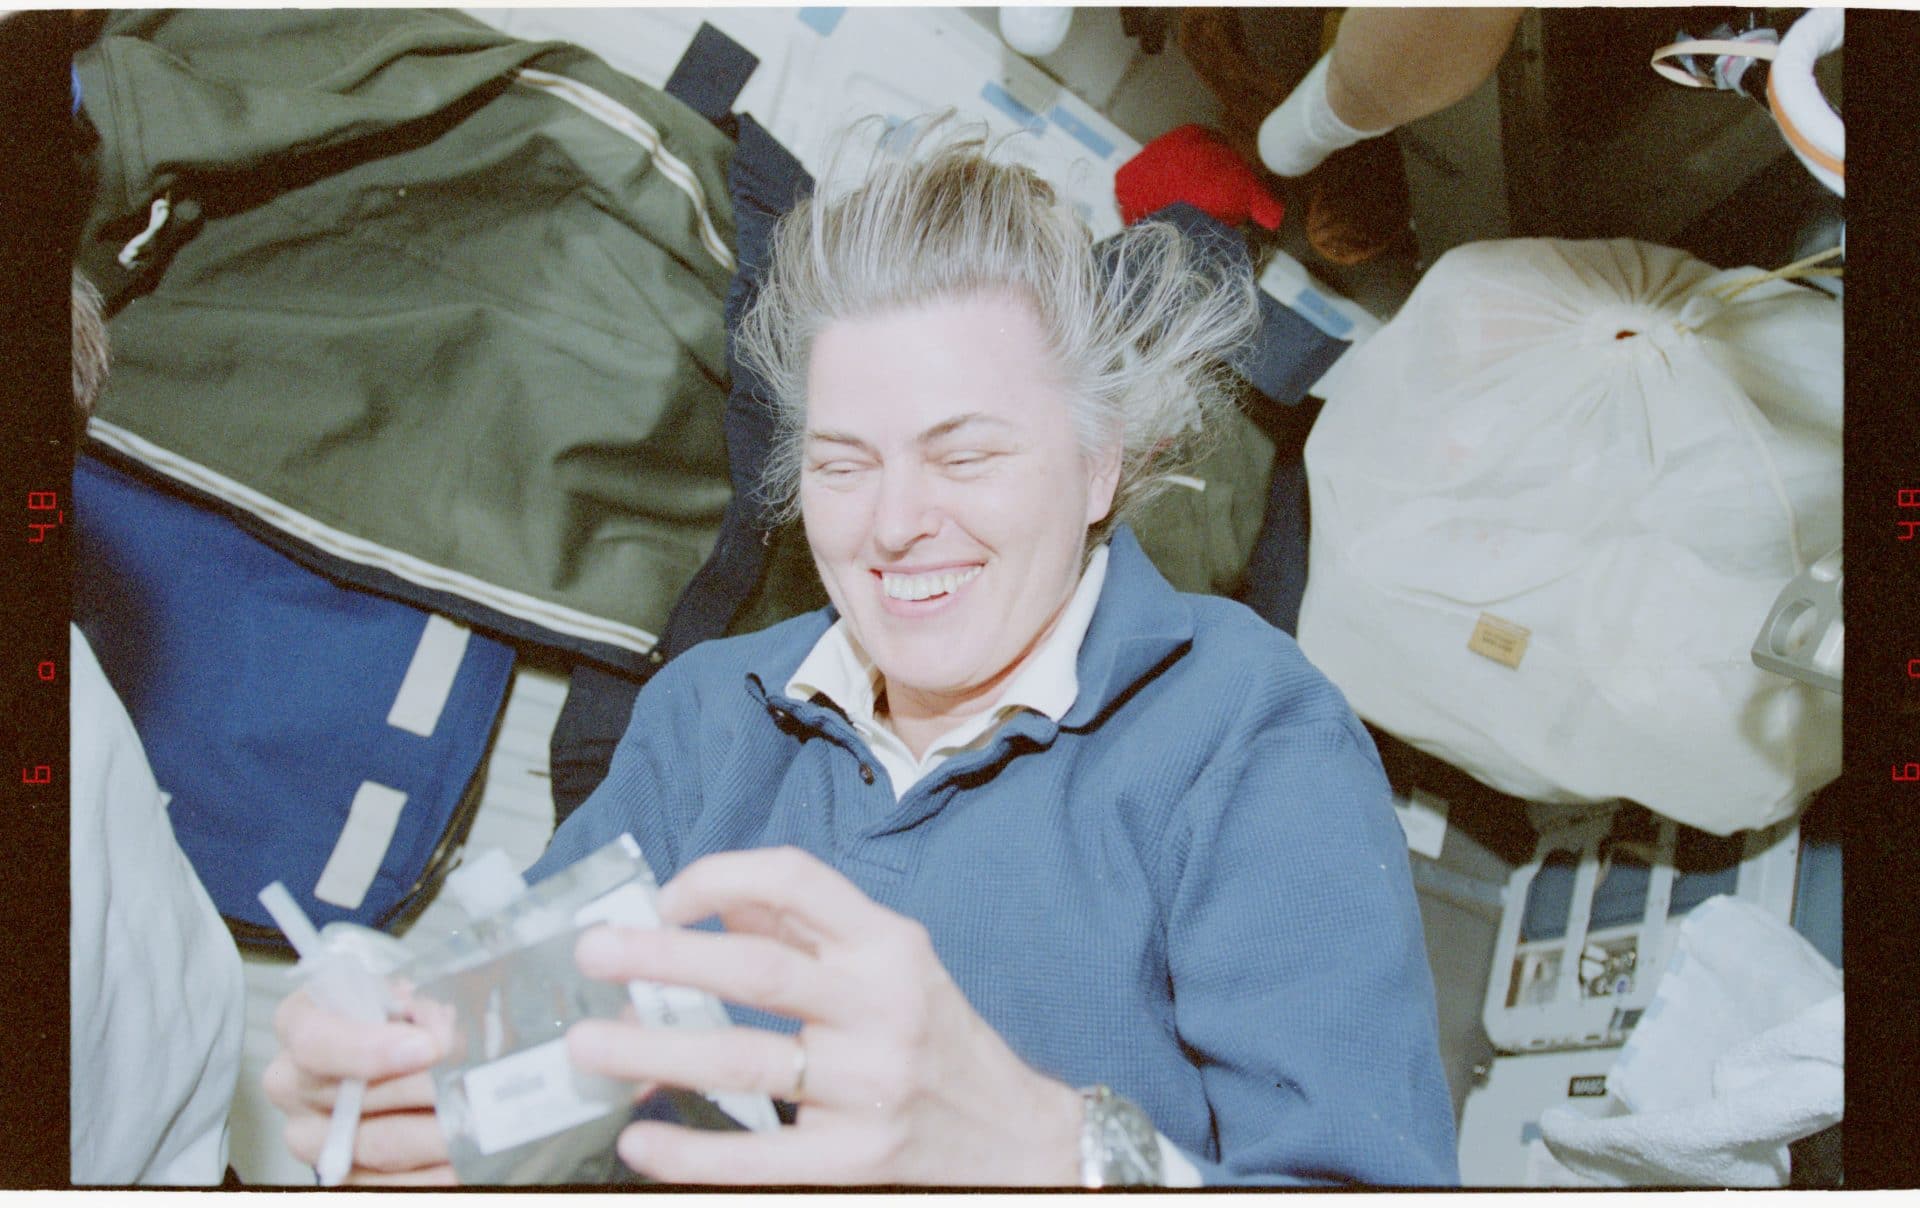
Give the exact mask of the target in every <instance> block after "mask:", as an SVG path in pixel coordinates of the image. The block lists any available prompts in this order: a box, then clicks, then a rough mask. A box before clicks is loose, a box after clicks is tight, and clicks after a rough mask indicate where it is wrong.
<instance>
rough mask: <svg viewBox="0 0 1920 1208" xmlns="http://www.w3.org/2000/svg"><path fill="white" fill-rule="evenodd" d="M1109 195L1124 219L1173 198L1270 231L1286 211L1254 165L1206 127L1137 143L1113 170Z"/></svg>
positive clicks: (1188, 128)
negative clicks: (1134, 152)
mask: <svg viewBox="0 0 1920 1208" xmlns="http://www.w3.org/2000/svg"><path fill="white" fill-rule="evenodd" d="M1113 195H1114V200H1116V201H1118V202H1119V203H1120V218H1121V220H1122V221H1124V222H1126V223H1128V224H1132V223H1135V222H1138V221H1139V220H1140V219H1142V218H1145V217H1146V216H1147V215H1149V214H1151V213H1153V212H1154V211H1155V210H1159V209H1163V208H1164V207H1166V206H1170V205H1172V204H1173V203H1175V202H1177V201H1184V202H1186V203H1188V204H1189V205H1192V206H1196V207H1198V208H1199V209H1201V210H1204V211H1205V212H1206V213H1207V214H1209V215H1211V216H1212V217H1214V218H1217V219H1219V220H1220V221H1221V222H1224V223H1227V224H1228V225H1230V226H1238V225H1240V224H1241V223H1243V222H1247V221H1252V222H1256V223H1259V224H1260V225H1261V226H1263V227H1265V228H1266V229H1268V230H1269V231H1274V230H1278V229H1280V218H1281V216H1282V215H1283V214H1285V213H1286V208H1285V207H1284V206H1283V205H1282V204H1281V202H1280V198H1279V197H1278V196H1276V195H1275V194H1274V193H1273V192H1272V191H1271V190H1269V189H1268V188H1267V187H1266V186H1265V185H1264V184H1262V183H1261V181H1260V177H1259V176H1258V175H1257V174H1256V173H1255V172H1254V170H1253V165H1251V164H1249V163H1248V162H1247V161H1246V160H1244V159H1242V158H1241V157H1240V156H1239V155H1237V154H1235V153H1234V151H1233V149H1232V148H1231V147H1229V146H1227V144H1226V143H1225V142H1224V141H1222V139H1221V138H1220V136H1219V135H1217V134H1215V133H1214V132H1213V131H1211V130H1209V129H1207V128H1206V127H1205V126H1179V127H1176V128H1175V129H1172V130H1169V131H1167V132H1166V133H1165V134H1163V135H1161V136H1160V137H1159V138H1156V139H1154V140H1153V141H1152V142H1150V143H1148V144H1147V145H1146V146H1144V147H1142V148H1140V154H1138V155H1136V156H1134V157H1133V158H1132V159H1130V160H1128V161H1127V162H1126V163H1124V164H1121V165H1120V170H1119V171H1118V172H1115V173H1114V174H1113Z"/></svg>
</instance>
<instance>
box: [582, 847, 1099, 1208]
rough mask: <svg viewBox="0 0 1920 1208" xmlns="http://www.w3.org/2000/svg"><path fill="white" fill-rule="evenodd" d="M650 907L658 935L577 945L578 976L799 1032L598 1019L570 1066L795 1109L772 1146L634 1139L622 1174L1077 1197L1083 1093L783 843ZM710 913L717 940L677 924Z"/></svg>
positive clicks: (723, 1135)
mask: <svg viewBox="0 0 1920 1208" xmlns="http://www.w3.org/2000/svg"><path fill="white" fill-rule="evenodd" d="M659 907H660V914H661V917H662V919H663V920H664V921H665V922H666V923H667V924H668V926H666V927H663V928H661V929H659V930H637V929H631V928H617V927H608V928H601V929H596V930H595V931H593V932H590V933H588V934H587V935H585V936H583V937H582V938H581V940H580V944H579V948H578V950H577V954H576V955H577V959H578V961H579V964H580V968H581V969H582V971H584V972H585V973H587V974H588V975H589V976H591V977H596V978H600V979H603V980H608V981H626V980H630V979H636V978H638V979H644V980H647V981H655V982H665V983H669V984H676V985H683V986H693V987H696V988H699V989H703V990H710V991H712V992H713V993H715V994H717V995H719V996H720V997H721V998H722V999H725V1000H727V1001H730V1002H736V1003H742V1004H746V1005H750V1006H754V1007H759V1008H761V1009H763V1010H766V1011H771V1012H773V1013H775V1014H779V1015H785V1016H787V1017H789V1018H794V1019H798V1020H800V1022H801V1025H802V1026H801V1030H800V1033H799V1036H798V1037H793V1036H785V1035H782V1034H780V1033H778V1032H770V1031H766V1030H763V1029H759V1028H746V1027H728V1028H715V1029H691V1028H656V1027H648V1026H646V1025H644V1024H639V1023H633V1022H615V1021H611V1020H594V1021H590V1022H586V1023H581V1024H577V1025H575V1027H574V1028H573V1030H572V1031H571V1032H570V1033H569V1035H568V1051H569V1053H570V1055H571V1056H572V1058H573V1061H574V1064H576V1065H578V1066H579V1067H580V1068H582V1069H585V1070H589V1071H591V1072H594V1073H599V1074H604V1075H607V1076H610V1077H615V1078H622V1079H626V1080H629V1081H632V1082H636V1083H642V1084H667V1085H672V1086H679V1087H686V1088H689V1089H698V1090H703V1091H746V1092H753V1093H760V1094H766V1095H770V1096H772V1097H773V1098H776V1099H787V1100H791V1101H793V1102H796V1103H798V1104H799V1105H800V1110H799V1115H798V1117H797V1119H796V1122H795V1123H794V1124H793V1125H792V1126H790V1127H784V1128H780V1129H777V1130H772V1131H768V1132H707V1131H701V1130H697V1129H691V1128H683V1127H680V1126H677V1125H672V1124H663V1123H655V1122H642V1123H635V1124H632V1125H629V1126H628V1127H627V1129H626V1130H625V1131H624V1132H622V1133H621V1135H620V1141H619V1152H620V1156H621V1158H622V1159H623V1160H625V1161H626V1163H627V1164H628V1165H629V1166H632V1167H633V1168H634V1169H635V1170H637V1171H639V1172H641V1173H642V1174H645V1175H647V1176H648V1177H650V1178H654V1179H658V1180H661V1181H663V1182H670V1183H762V1184H766V1183H772V1184H781V1183H786V1184H796V1183H917V1184H957V1183H970V1184H993V1185H1005V1186H1013V1185H1051V1186H1071V1185H1074V1184H1076V1183H1078V1181H1079V1179H1078V1175H1079V1135H1080V1112H1081V1108H1080V1097H1079V1094H1078V1093H1077V1092H1076V1091H1074V1090H1073V1089H1072V1088H1070V1087H1068V1086H1066V1085H1064V1084H1062V1083H1059V1082H1055V1081H1053V1080H1052V1079H1049V1078H1046V1077H1043V1076H1042V1075H1040V1074H1039V1073H1036V1072H1035V1071H1034V1070H1032V1069H1030V1068H1029V1067H1028V1066H1027V1065H1026V1064H1024V1063H1023V1062H1022V1061H1021V1060H1020V1059H1019V1058H1018V1057H1016V1056H1015V1055H1014V1054H1013V1052H1012V1050H1010V1049H1009V1048H1008V1047H1007V1045H1006V1043H1005V1042H1004V1041H1003V1040H1001V1039H1000V1036H999V1035H998V1034H997V1033H996V1032H995V1031H994V1030H993V1028H992V1027H990V1026H989V1025H988V1024H987V1022H986V1021H985V1020H983V1019H981V1018H980V1016H979V1015H978V1014H976V1013H975V1012H974V1010H973V1008H972V1006H971V1005H969V1004H968V1002H967V1000H966V997H965V996H964V995H963V994H962V993H961V992H960V989H959V987H957V986H955V985H954V984H953V979H952V978H951V977H949V976H948V975H947V971H946V969H945V968H944V967H943V966H942V965H941V964H940V960H939V958H938V957H937V956H935V955H934V951H933V945H932V943H931V941H930V940H929V939H928V937H927V932H926V929H925V928H924V927H922V926H921V925H920V924H919V923H917V922H915V921H914V920H912V919H909V918H906V917H904V916H901V915H898V914H895V913H894V912H892V911H890V910H887V909H885V908H884V907H882V906H880V905H878V904H876V903H875V902H874V901H873V900H872V899H870V898H868V897H867V896H866V895H865V894H863V893H861V892H860V890H859V889H858V888H857V887H856V886H854V885H853V883H852V882H850V881H848V880H847V879H846V878H845V877H843V876H841V875H840V874H839V873H838V872H835V871H834V870H833V869H831V868H829V867H828V866H827V865H825V864H823V863H821V862H820V861H819V860H817V859H815V858H814V857H812V856H810V855H808V854H807V853H805V852H803V851H800V850H798V849H795V848H781V849H769V850H758V851H743V852H727V853H722V854H719V855H713V856H708V857H706V858H705V859H702V860H698V861H696V862H694V863H693V864H691V865H689V866H687V868H686V869H685V870H684V871H682V872H681V873H680V875H679V876H677V877H675V878H674V879H673V880H672V881H671V882H669V883H668V884H667V886H666V887H665V888H664V889H663V890H662V891H661V893H660V902H659ZM710 915H718V916H719V917H720V919H721V920H722V921H723V922H724V923H725V924H726V925H727V929H728V933H727V934H714V933H710V932H702V931H683V930H679V929H677V928H676V927H675V926H673V925H674V924H686V923H692V922H696V921H698V920H700V919H703V918H706V917H708V916H710Z"/></svg>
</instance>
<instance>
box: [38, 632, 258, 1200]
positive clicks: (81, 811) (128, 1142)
mask: <svg viewBox="0 0 1920 1208" xmlns="http://www.w3.org/2000/svg"><path fill="white" fill-rule="evenodd" d="M71 635H72V642H71V649H72V660H71V661H72V672H71V674H72V680H71V683H72V706H73V715H72V716H73V740H72V749H73V759H72V768H73V812H72V821H71V834H70V838H71V841H72V870H73V878H72V883H71V885H72V888H71V893H72V906H73V915H72V926H71V932H70V935H71V942H72V949H71V951H72V958H71V964H70V968H69V973H70V976H71V981H70V990H71V993H70V1003H69V1006H70V1009H71V1011H72V1017H71V1037H72V1049H71V1058H70V1067H69V1076H70V1080H71V1114H70V1118H69V1125H70V1128H71V1130H72V1132H71V1146H72V1149H71V1178H72V1180H73V1182H75V1183H82V1184H130V1183H149V1184H216V1183H219V1182H220V1181H221V1178H222V1176H223V1175H224V1174H225V1172H226V1167H227V1113H228V1110H229V1109H230V1108H231V1106H232V1104H233V1092H234V1085H235V1081H236V1079H237V1078H238V1077H239V1073H240V1045H241V1037H242V1032H243V1029H244V1027H245V1022H246V1001H245V986H244V983H243V982H242V980H241V973H240V954H239V952H238V950H237V949H235V947H234V944H233V938H232V937H231V936H230V935H229V934H228V932H227V928H226V926H225V924H223V923H222V922H221V921H220V916H219V914H218V913H216V912H215V910H214V907H213V902H212V900H211V899H209V898H208V897H207V891H206V889H205V888H204V887H202V886H201V884H200V880H199V878H198V877H197V876H196V875H195V874H194V871H193V866H192V865H190V864H189V863H188V862H187V857H186V854H185V853H184V852H182V851H181V850H180V845H179V843H178V842H177V841H176V840H175V839H174V837H173V827H172V824H171V823H169V822H168V820H167V813H166V807H165V806H164V804H163V801H162V796H161V793H160V789H159V787H158V786H157V785H156V784H155V783H154V779H153V772H152V770H151V769H150V768H149V767H148V765H147V759H146V754H145V752H144V751H143V750H142V749H141V746H140V739H139V736H138V735H137V734H135V733H134V729H133V721H132V719H130V718H129V717H128V716H127V711H126V709H125V708H124V707H123V706H122V705H121V703H120V698H119V697H118V696H116V695H114V691H113V688H112V686H111V685H109V684H108V682H107V678H106V676H105V674H103V673H102V672H101V670H100V664H99V663H97V662H96V661H95V660H94V657H93V651H92V650H91V649H89V648H88V646H87V643H86V639H85V638H84V637H82V636H81V634H80V631H79V630H78V629H73V630H71Z"/></svg>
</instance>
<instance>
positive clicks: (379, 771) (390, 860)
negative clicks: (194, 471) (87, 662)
mask: <svg viewBox="0 0 1920 1208" xmlns="http://www.w3.org/2000/svg"><path fill="white" fill-rule="evenodd" d="M73 493H74V500H75V512H76V519H77V530H78V531H77V534H76V537H77V541H76V557H75V561H74V601H73V606H74V620H75V622H76V623H77V624H78V625H79V626H80V628H81V630H82V631H83V632H84V633H85V634H86V635H87V640H88V641H89V643H91V644H92V646H93V649H94V651H95V653H96V654H97V655H98V656H99V659H100V665H101V666H102V668H104V669H105V671H106V673H107V678H108V679H109V680H111V681H112V683H113V687H114V690H115V691H116V692H118V693H119V695H120V698H121V699H122V700H123V701H124V702H125V703H126V706H127V711H128V713H129V714H131V715H132V717H133V722H134V726H135V728H136V729H137V730H138V731H139V733H140V739H141V742H142V743H143V744H144V745H145V747H146V753H147V758H148V760H149V762H151V763H152V765H153V771H154V777H155V779H156V780H158V781H159V784H160V787H161V789H162V790H163V791H164V792H166V793H167V794H169V795H170V798H171V800H170V802H169V805H168V813H169V815H170V817H171V819H172V822H173V830H174V834H175V835H176V836H177V837H178V838H179V841H180V846H181V848H182V849H183V850H184V851H185V852H186V854H187V858H188V859H189V860H191V861H192V862H193V866H194V869H195V871H196V872H198V873H199V875H200V879H201V881H202V882H204V883H205V885H206V887H207V892H208V894H209V895H211V896H212V898H213V902H214V905H215V906H217V907H218V908H219V910H220V913H221V914H222V915H224V916H225V917H226V919H227V922H228V924H229V925H230V926H231V927H232V928H233V931H234V933H235V935H236V936H237V937H238V938H239V939H241V940H243V941H247V942H253V943H259V944H263V945H268V946H276V947H282V948H284V946H285V945H284V942H283V941H281V939H280V935H279V931H278V929H277V928H275V927H274V926H273V925H272V920H271V919H270V918H269V917H268V915H267V912H266V910H265V908H264V907H262V906H261V905H260V902H259V899H258V897H257V896H256V895H257V894H258V893H259V891H260V889H261V888H262V887H263V886H264V885H266V884H267V883H268V882H271V881H274V880H279V881H283V882H285V883H286V886H287V888H288V889H290V890H291V891H292V892H293V895H294V897H295V898H296V899H297V900H298V901H299V903H300V905H301V906H302V907H304V908H305V909H306V911H307V913H308V915H309V916H310V917H311V918H312V919H313V921H314V922H315V924H316V925H324V924H326V923H329V922H332V921H334V920H336V919H345V920H349V921H351V922H355V923H360V924H364V925H366V926H370V927H390V926H392V925H394V924H395V923H397V922H399V921H401V920H403V919H404V918H406V917H407V916H408V914H409V913H410V910H411V909H412V908H413V907H415V906H417V905H419V904H423V903H424V900H425V897H426V896H427V893H428V891H430V890H431V888H432V887H433V885H434V884H435V883H436V882H437V881H438V878H439V876H440V875H441V874H442V873H444V871H445V869H446V866H447V863H448V861H449V860H450V858H451V856H452V854H453V851H454V849H455V848H457V846H458V845H459V844H460V842H461V841H462V840H464V838H465V835H466V830H467V827H468V825H469V824H470V823H471V821H472V817H473V812H474V810H475V809H477V807H478V803H479V790H480V783H481V780H482V777H481V776H480V770H481V768H482V765H483V763H484V761H485V757H486V753H487V749H488V744H489V743H490V741H491V738H492V733H493V729H494V725H495V723H496V721H497V719H498V717H499V715H500V711H501V705H502V702H503V701H504V700H505V697H506V692H507V686H508V679H509V677H510V675H511V674H512V670H513V651H512V649H511V648H509V647H507V646H504V645H502V644H500V643H498V642H495V641H492V640H490V639H487V638H485V637H482V636H480V635H479V634H475V633H471V632H469V631H468V630H467V629H465V628H464V627H461V626H459V625H455V624H453V623H451V622H449V621H447V620H446V619H444V618H442V617H437V616H432V615H430V614H428V613H426V612H423V611H421V610H419V609H417V608H413V607H411V606H409V605H406V604H401V603H397V602H395V601H393V600H389V599H386V598H384V597H381V596H375V595H371V594H369V593H366V592H363V591H358V590H354V589H351V588H346V587H342V586H340V585H338V584H336V583H334V582H333V581H331V580H329V579H327V578H325V577H323V576H321V575H319V574H316V573H315V572H313V571H311V570H308V569H307V568H305V567H303V566H301V565H300V564H299V563H297V562H295V561H293V560H292V559H290V558H288V557H286V556H285V555H284V554H281V553H279V552H277V551H276V550H274V549H272V548H270V547H269V546H267V545H265V544H264V543H262V542H260V541H259V540H257V539H255V538H254V537H252V536H249V535H248V534H247V533H246V532H244V531H242V530H241V529H240V528H239V527H238V526H237V525H236V524H235V523H234V522H233V521H232V520H230V519H228V518H227V517H226V516H225V515H223V514H221V513H220V512H217V511H214V510H213V509H211V508H208V507H203V506H201V505H200V504H198V503H195V502H191V501H189V500H188V499H186V498H184V497H183V496H182V495H180V494H177V493H174V492H173V491H170V490H167V489H163V488H160V487H158V486H154V485H149V484H148V483H147V482H145V481H142V480H138V479H135V478H133V477H131V476H129V475H127V474H125V473H123V472H121V471H120V470H118V469H116V468H114V467H113V466H110V465H108V464H107V463H106V462H104V461H101V460H98V459H96V458H94V457H92V456H83V457H81V458H80V462H79V464H78V466H76V467H75V470H74V479H73ZM86 858H87V853H86V852H83V851H76V852H74V853H73V859H74V860H75V861H80V860H85V859H86Z"/></svg>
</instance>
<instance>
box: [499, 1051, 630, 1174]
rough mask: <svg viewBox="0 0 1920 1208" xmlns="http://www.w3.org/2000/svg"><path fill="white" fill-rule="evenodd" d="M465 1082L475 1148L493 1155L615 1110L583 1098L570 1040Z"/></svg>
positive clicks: (512, 1058)
mask: <svg viewBox="0 0 1920 1208" xmlns="http://www.w3.org/2000/svg"><path fill="white" fill-rule="evenodd" d="M464 1082H465V1085H466V1092H467V1106H468V1109H469V1112H470V1115H471V1119H472V1123H473V1140H474V1144H475V1145H477V1146H478V1147H479V1149H480V1152H481V1153H483V1154H488V1155H491V1154H496V1153H499V1152H500V1151H501V1150H503V1149H512V1148H513V1147H514V1146H516V1145H524V1144H526V1143H527V1142H528V1141H537V1140H539V1139H540V1138H541V1137H550V1136H552V1135H553V1134H554V1133H557V1132H560V1131H562V1130H563V1129H568V1128H572V1127H573V1126H574V1125H576V1124H584V1123H586V1122H587V1121H588V1120H592V1119H595V1118H597V1117H599V1116H603V1115H605V1114H606V1113H607V1112H609V1111H611V1110H613V1109H612V1108H611V1107H609V1106H608V1105H607V1104H606V1103H604V1102H600V1101H597V1100H593V1099H589V1098H586V1097H585V1096H583V1095H582V1094H581V1093H580V1088H579V1087H578V1086H577V1085H576V1084H575V1082H574V1068H573V1065H572V1063H571V1062H569V1061H568V1060H567V1042H566V1038H565V1037H562V1038H560V1039H558V1040H550V1041H548V1042H547V1043H545V1044H541V1045H535V1046H534V1047H533V1048H530V1049H523V1050H521V1051H520V1052H518V1053H515V1054H513V1055H512V1056H510V1057H502V1058H501V1059H500V1060H498V1061H490V1062H488V1063H487V1064H486V1065H482V1066H476V1067H475V1068H473V1069H470V1070H468V1071H467V1072H466V1075H465V1078H464Z"/></svg>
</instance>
